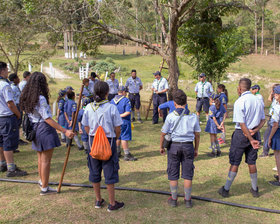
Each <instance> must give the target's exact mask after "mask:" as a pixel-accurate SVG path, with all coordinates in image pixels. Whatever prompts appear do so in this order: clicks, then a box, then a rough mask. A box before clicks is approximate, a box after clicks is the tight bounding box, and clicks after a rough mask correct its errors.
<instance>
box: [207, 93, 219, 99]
mask: <svg viewBox="0 0 280 224" xmlns="http://www.w3.org/2000/svg"><path fill="white" fill-rule="evenodd" d="M208 96H209V98H211V99H213V100H215V99H218V98H219V95H218V94H215V93H210V94H209V95H208Z"/></svg>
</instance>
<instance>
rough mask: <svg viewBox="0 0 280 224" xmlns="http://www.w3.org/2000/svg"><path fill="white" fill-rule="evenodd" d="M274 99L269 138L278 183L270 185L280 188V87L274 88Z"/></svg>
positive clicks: (271, 182) (272, 182)
mask: <svg viewBox="0 0 280 224" xmlns="http://www.w3.org/2000/svg"><path fill="white" fill-rule="evenodd" d="M274 98H275V100H276V103H275V104H274V106H273V107H272V116H271V120H270V125H271V126H272V128H271V132H270V135H269V138H268V145H269V147H271V148H272V150H274V156H275V161H276V167H277V172H278V175H275V178H276V181H269V183H270V184H272V185H274V186H277V187H280V182H279V175H280V86H276V87H275V88H274Z"/></svg>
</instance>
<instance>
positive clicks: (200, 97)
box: [194, 73, 214, 120]
mask: <svg viewBox="0 0 280 224" xmlns="http://www.w3.org/2000/svg"><path fill="white" fill-rule="evenodd" d="M194 90H195V93H196V99H197V100H196V114H197V116H198V119H199V118H200V112H201V109H202V106H203V110H204V112H205V114H206V120H208V112H209V107H210V103H209V95H210V94H211V93H213V92H214V91H213V87H212V85H211V83H210V82H207V81H206V75H205V74H204V73H201V74H200V75H199V82H198V83H197V84H196V86H195V89H194Z"/></svg>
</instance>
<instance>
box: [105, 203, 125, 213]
mask: <svg viewBox="0 0 280 224" xmlns="http://www.w3.org/2000/svg"><path fill="white" fill-rule="evenodd" d="M123 207H124V203H123V202H117V201H115V205H114V206H112V205H110V204H109V205H108V208H107V211H108V212H113V211H117V210H119V209H121V208H123Z"/></svg>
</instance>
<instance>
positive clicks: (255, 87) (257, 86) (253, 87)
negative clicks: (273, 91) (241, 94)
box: [251, 85, 261, 90]
mask: <svg viewBox="0 0 280 224" xmlns="http://www.w3.org/2000/svg"><path fill="white" fill-rule="evenodd" d="M251 89H258V90H260V89H261V87H260V86H259V85H254V86H252V87H251Z"/></svg>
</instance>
